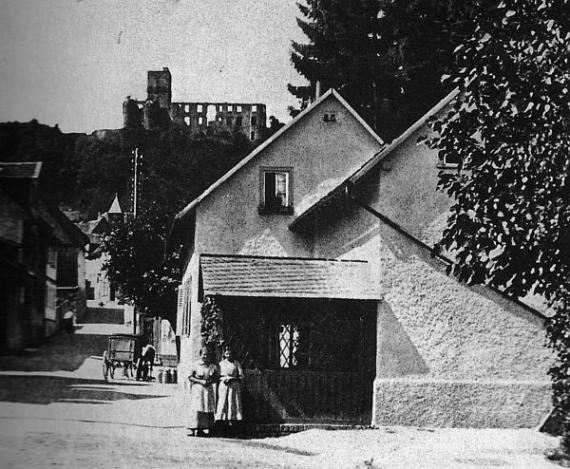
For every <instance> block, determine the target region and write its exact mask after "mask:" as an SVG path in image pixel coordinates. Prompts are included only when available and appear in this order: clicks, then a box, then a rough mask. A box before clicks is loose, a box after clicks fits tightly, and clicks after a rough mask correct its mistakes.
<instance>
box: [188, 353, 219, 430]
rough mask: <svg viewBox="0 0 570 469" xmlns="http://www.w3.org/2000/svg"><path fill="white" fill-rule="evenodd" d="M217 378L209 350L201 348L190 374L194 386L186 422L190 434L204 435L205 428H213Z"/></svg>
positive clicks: (189, 379)
mask: <svg viewBox="0 0 570 469" xmlns="http://www.w3.org/2000/svg"><path fill="white" fill-rule="evenodd" d="M217 378H218V373H217V367H216V365H214V364H213V363H211V358H210V354H209V352H208V350H207V349H202V350H200V360H199V361H198V363H196V364H194V366H193V367H192V371H191V372H190V375H189V376H188V381H190V384H191V386H192V388H191V390H190V412H189V415H188V422H187V424H186V427H187V429H188V436H195V435H196V436H204V430H208V431H210V430H211V429H212V427H213V424H214V413H215V411H216V392H215V383H216V381H217Z"/></svg>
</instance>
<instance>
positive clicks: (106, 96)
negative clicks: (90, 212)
mask: <svg viewBox="0 0 570 469" xmlns="http://www.w3.org/2000/svg"><path fill="white" fill-rule="evenodd" d="M299 15H300V12H299V10H298V8H297V6H296V3H295V1H294V0H0V102H1V105H0V122H6V121H20V122H27V121H30V120H31V119H37V120H38V121H39V122H41V123H43V124H48V125H55V124H58V125H59V127H60V129H61V130H62V131H63V132H87V133H90V132H92V131H93V130H96V129H114V128H120V127H121V126H122V102H123V101H124V99H125V97H126V96H128V95H130V96H132V97H133V98H135V99H140V100H144V99H145V98H146V72H147V70H161V69H162V68H163V67H168V68H169V69H170V72H171V74H172V100H173V101H213V102H224V101H228V102H260V103H265V104H266V105H267V115H268V116H270V115H275V116H276V117H277V118H279V119H280V120H281V121H284V122H286V121H287V120H289V116H288V113H287V107H288V106H290V105H296V104H297V101H296V100H295V98H294V97H293V96H292V95H291V94H290V93H289V92H288V91H287V83H293V84H302V83H304V80H303V78H302V77H301V76H300V75H298V74H297V72H296V71H295V69H294V68H293V66H292V65H291V62H290V49H291V40H298V41H302V42H303V41H304V36H303V35H302V32H301V30H300V29H299V27H298V26H297V23H296V17H297V16H299Z"/></svg>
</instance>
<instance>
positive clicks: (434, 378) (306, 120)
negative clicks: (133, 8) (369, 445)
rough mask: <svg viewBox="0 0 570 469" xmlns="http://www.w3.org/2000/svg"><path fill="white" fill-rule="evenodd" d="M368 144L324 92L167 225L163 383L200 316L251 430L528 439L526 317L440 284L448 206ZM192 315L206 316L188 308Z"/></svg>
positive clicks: (364, 130)
mask: <svg viewBox="0 0 570 469" xmlns="http://www.w3.org/2000/svg"><path fill="white" fill-rule="evenodd" d="M455 98H456V94H455V93H452V94H450V95H449V96H447V97H446V98H445V99H444V100H442V102H440V103H439V104H438V105H436V106H435V107H434V108H433V109H432V110H430V111H429V112H428V113H427V114H426V115H425V116H424V117H423V118H422V119H420V120H419V121H418V122H416V123H415V124H414V125H413V126H412V127H410V129H408V130H407V131H406V132H405V133H404V134H403V135H402V136H401V137H399V138H398V139H396V140H395V141H393V142H392V143H390V144H389V145H385V144H384V143H383V142H382V140H381V138H380V137H378V136H377V135H376V134H375V133H374V132H373V131H372V129H370V127H368V126H367V125H366V123H365V122H364V121H363V120H362V119H361V118H360V117H359V116H358V115H357V114H356V113H355V112H354V110H353V109H352V108H351V107H350V106H349V104H348V103H346V101H345V100H344V99H343V98H342V97H341V96H340V95H339V94H338V93H337V92H336V91H334V90H329V91H328V92H327V93H325V94H324V95H323V96H322V97H320V98H319V99H318V100H316V101H315V102H314V103H313V104H312V105H311V106H310V107H309V108H307V109H306V110H305V111H303V112H302V113H301V114H299V115H298V116H297V117H296V118H295V119H294V120H293V121H292V122H290V123H289V124H288V125H287V126H285V127H284V128H282V129H281V130H280V131H279V132H277V133H276V134H275V135H274V136H273V137H272V138H270V139H269V140H267V141H266V142H264V143H263V144H262V145H260V146H259V147H257V148H256V150H254V151H253V152H252V153H251V154H250V155H249V156H248V157H246V158H245V159H244V160H242V161H241V162H240V163H239V164H238V165H237V166H236V167H234V168H233V169H232V170H231V171H229V172H228V173H227V174H226V175H225V176H223V177H222V178H221V179H219V180H218V181H217V182H215V183H214V184H213V185H212V186H210V187H209V188H208V189H207V190H206V191H205V192H204V193H203V194H202V195H200V196H199V197H198V198H197V199H195V200H194V201H193V202H191V203H190V204H189V205H188V206H187V207H186V208H185V209H184V210H182V211H181V212H180V213H179V215H178V216H177V225H176V232H177V233H180V234H181V235H182V236H184V239H185V244H186V248H187V252H188V258H187V265H186V269H185V273H184V277H183V279H182V285H181V288H180V289H179V311H178V322H177V324H178V332H177V334H178V335H180V342H181V363H180V370H179V373H180V376H185V375H186V374H187V372H188V367H189V365H190V363H191V361H192V360H195V359H197V357H198V351H199V349H200V347H201V345H202V332H203V324H202V319H203V317H202V311H206V310H207V308H208V307H211V305H212V304H215V305H216V307H217V311H221V317H222V320H221V335H222V338H223V340H224V342H225V343H226V344H228V343H229V344H230V345H231V346H232V348H233V349H234V354H235V355H237V356H238V357H239V359H241V361H242V364H243V365H244V368H245V373H246V377H245V380H244V386H245V388H246V392H245V394H244V395H245V397H244V400H245V402H244V406H245V409H246V418H247V419H248V420H249V421H251V422H258V423H279V422H285V423H289V422H304V423H314V422H318V423H322V422H335V423H359V424H372V425H426V426H475V427H531V426H536V425H538V424H539V423H540V421H541V420H542V419H543V418H544V417H546V416H547V414H548V412H549V410H550V407H551V405H550V383H549V380H548V377H547V370H548V368H549V367H550V365H551V363H552V362H553V356H552V354H551V352H550V351H549V350H548V349H547V348H546V346H545V336H544V319H545V317H544V315H543V313H541V312H540V311H538V310H535V309H533V308H531V307H529V306H527V305H526V304H524V303H522V302H520V301H516V300H513V299H511V298H507V297H505V296H504V295H503V294H502V293H501V292H499V291H495V290H492V289H490V288H488V287H485V286H474V287H470V286H467V285H465V284H462V283H460V282H458V281H457V280H456V279H455V278H453V277H450V276H448V275H447V274H446V267H447V265H448V263H449V262H452V260H449V259H447V258H444V257H442V256H440V255H439V254H436V253H434V252H433V250H432V247H433V245H434V243H435V242H437V241H438V240H439V236H440V234H441V232H442V230H443V228H444V227H445V224H446V220H447V214H448V210H449V207H450V204H451V202H452V201H451V200H450V199H449V198H448V197H447V196H446V195H445V194H443V193H439V192H437V191H436V184H437V175H438V171H451V170H454V167H453V162H446V161H439V160H438V155H437V152H436V151H434V150H431V149H429V148H427V147H426V146H424V145H422V144H418V138H419V137H420V136H422V135H425V134H428V133H429V131H430V130H429V127H428V126H427V124H426V122H427V120H428V119H429V117H430V116H433V115H435V114H437V113H439V112H445V111H446V109H447V106H448V105H449V103H450V102H451V100H453V99H455ZM205 305H206V306H205Z"/></svg>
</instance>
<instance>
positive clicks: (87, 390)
mask: <svg viewBox="0 0 570 469" xmlns="http://www.w3.org/2000/svg"><path fill="white" fill-rule="evenodd" d="M125 385H127V386H129V385H130V386H136V387H138V388H143V387H146V385H144V384H140V383H120V387H121V388H122V387H123V386H125ZM131 389H133V391H134V388H131ZM162 397H168V396H167V395H157V394H136V393H131V392H123V391H120V390H118V389H117V385H116V384H115V383H109V384H105V382H104V381H102V380H93V379H78V378H67V377H61V376H39V375H32V376H29V375H0V402H18V403H26V404H51V403H53V402H65V403H77V404H94V403H97V404H108V403H110V402H112V401H120V400H142V399H158V398H162Z"/></svg>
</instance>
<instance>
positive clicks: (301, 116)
mask: <svg viewBox="0 0 570 469" xmlns="http://www.w3.org/2000/svg"><path fill="white" fill-rule="evenodd" d="M329 96H334V97H335V98H336V99H337V100H338V101H339V102H340V103H341V104H342V105H343V106H344V107H345V108H346V109H347V110H348V112H349V113H350V114H351V115H352V116H353V117H354V118H355V119H356V121H357V122H358V123H359V124H360V125H362V127H364V129H365V130H366V131H367V132H368V133H369V134H370V135H371V136H372V138H374V140H376V141H377V142H378V143H379V144H380V145H384V141H383V140H382V139H381V138H380V137H379V136H378V135H377V134H376V132H374V130H372V127H370V126H369V125H368V124H367V123H366V122H365V121H364V119H362V117H360V116H359V115H358V113H357V112H356V111H355V110H354V109H353V108H352V107H351V106H350V104H348V103H347V102H346V101H345V100H344V98H343V97H342V96H341V95H340V94H338V92H337V91H336V90H334V89H332V88H331V89H330V90H328V91H327V92H326V93H325V94H323V95H322V96H321V97H320V98H319V99H317V100H316V101H315V102H314V103H313V104H311V105H310V106H309V107H308V108H307V109H305V110H304V111H303V112H301V113H300V114H299V115H298V116H297V117H295V119H293V120H292V121H290V122H289V123H288V124H287V125H285V126H284V127H282V128H281V129H279V130H278V131H277V132H276V133H275V134H273V135H272V136H271V137H270V138H268V139H267V140H266V141H265V142H263V143H262V144H261V145H259V146H258V147H257V148H256V149H255V150H253V151H252V152H251V153H250V154H249V155H248V156H246V157H245V158H244V159H243V160H241V161H240V162H239V163H238V164H237V165H235V166H234V167H233V168H232V169H230V170H229V171H228V172H227V173H226V174H224V175H223V176H222V177H221V178H220V179H218V180H217V181H216V182H214V184H212V185H211V186H210V187H208V188H207V189H206V190H205V191H204V192H203V193H202V194H201V195H200V196H198V197H197V198H196V199H194V200H193V201H192V202H190V203H189V204H188V205H187V206H186V207H185V208H184V209H183V210H182V211H180V213H178V215H176V218H177V219H180V218H183V217H184V216H185V215H186V214H188V213H189V212H191V211H192V210H193V209H194V208H195V207H196V206H197V205H198V204H199V203H200V202H202V200H204V199H205V198H206V197H208V196H209V195H210V194H211V193H212V192H213V191H214V190H216V189H217V188H218V187H220V186H221V185H222V184H224V183H225V182H226V181H227V180H228V179H230V178H231V177H232V176H233V175H234V174H235V173H237V172H238V171H239V170H240V169H241V168H243V167H244V166H245V165H247V164H248V163H249V162H250V161H252V160H253V159H254V158H255V157H256V156H257V155H259V154H260V153H261V152H263V150H265V149H266V148H267V147H268V146H269V145H271V144H272V143H273V142H274V141H275V140H277V139H279V138H281V136H282V135H283V134H285V133H286V132H288V131H289V129H291V128H292V127H294V126H295V125H297V123H298V122H300V121H301V120H303V119H304V117H305V116H307V115H309V114H310V113H311V112H312V111H313V110H314V109H316V108H317V107H319V105H320V104H321V103H322V102H323V101H325V100H326V99H327V98H328V97H329Z"/></svg>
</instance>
